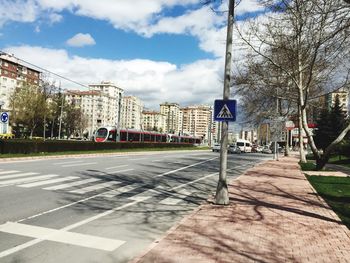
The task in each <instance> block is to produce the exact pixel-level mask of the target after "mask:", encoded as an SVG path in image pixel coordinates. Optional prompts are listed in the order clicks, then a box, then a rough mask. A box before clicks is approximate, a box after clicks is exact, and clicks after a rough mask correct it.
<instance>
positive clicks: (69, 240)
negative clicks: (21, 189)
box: [0, 222, 125, 251]
mask: <svg viewBox="0 0 350 263" xmlns="http://www.w3.org/2000/svg"><path fill="white" fill-rule="evenodd" d="M0 231H1V232H5V233H11V234H15V235H20V236H27V237H32V238H37V239H39V240H50V241H55V242H61V243H65V244H70V245H76V246H82V247H88V248H94V249H100V250H104V251H113V250H115V249H117V248H118V247H120V246H121V245H123V244H124V243H125V241H123V240H117V239H111V238H104V237H97V236H92V235H86V234H80V233H74V232H69V231H65V230H62V229H60V230H57V229H52V228H46V227H40V226H32V225H27V224H20V223H14V222H7V223H5V224H3V225H0Z"/></svg>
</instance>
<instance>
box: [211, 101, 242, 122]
mask: <svg viewBox="0 0 350 263" xmlns="http://www.w3.org/2000/svg"><path fill="white" fill-rule="evenodd" d="M236 104H237V102H236V100H215V102H214V120H215V121H236Z"/></svg>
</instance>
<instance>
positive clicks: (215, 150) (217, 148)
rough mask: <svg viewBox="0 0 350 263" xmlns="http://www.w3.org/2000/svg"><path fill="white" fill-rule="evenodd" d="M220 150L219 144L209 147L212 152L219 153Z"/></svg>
mask: <svg viewBox="0 0 350 263" xmlns="http://www.w3.org/2000/svg"><path fill="white" fill-rule="evenodd" d="M220 149H221V145H220V143H214V145H213V146H212V147H211V150H212V151H213V152H220Z"/></svg>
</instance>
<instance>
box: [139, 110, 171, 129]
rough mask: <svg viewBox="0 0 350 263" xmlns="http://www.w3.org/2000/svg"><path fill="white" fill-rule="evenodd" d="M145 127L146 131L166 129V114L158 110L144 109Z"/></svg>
mask: <svg viewBox="0 0 350 263" xmlns="http://www.w3.org/2000/svg"><path fill="white" fill-rule="evenodd" d="M142 115H143V129H144V130H146V131H158V132H165V131H166V128H167V126H166V115H165V114H162V113H160V112H156V111H143V112H142Z"/></svg>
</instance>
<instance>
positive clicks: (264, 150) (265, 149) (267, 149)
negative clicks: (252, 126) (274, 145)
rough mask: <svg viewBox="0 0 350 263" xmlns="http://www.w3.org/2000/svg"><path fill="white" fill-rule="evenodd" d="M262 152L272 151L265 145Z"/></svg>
mask: <svg viewBox="0 0 350 263" xmlns="http://www.w3.org/2000/svg"><path fill="white" fill-rule="evenodd" d="M261 152H262V153H272V151H271V149H270V147H269V146H267V145H265V146H264V147H263V149H262V151H261Z"/></svg>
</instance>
